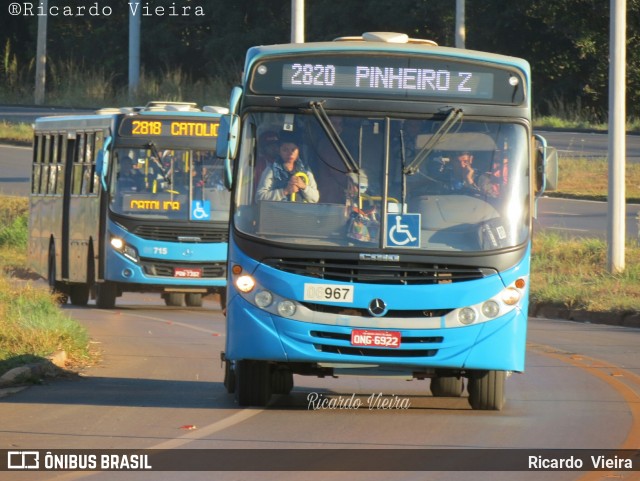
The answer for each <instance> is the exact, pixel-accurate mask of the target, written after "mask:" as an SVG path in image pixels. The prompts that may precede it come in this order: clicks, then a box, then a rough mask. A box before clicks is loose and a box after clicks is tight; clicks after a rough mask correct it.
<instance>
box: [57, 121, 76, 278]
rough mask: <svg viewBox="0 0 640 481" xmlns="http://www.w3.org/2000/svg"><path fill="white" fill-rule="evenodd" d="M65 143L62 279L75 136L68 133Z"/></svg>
mask: <svg viewBox="0 0 640 481" xmlns="http://www.w3.org/2000/svg"><path fill="white" fill-rule="evenodd" d="M65 141H66V142H67V158H66V159H65V162H64V165H65V172H64V185H65V188H64V190H63V194H62V195H63V198H62V232H61V236H62V238H61V239H60V247H59V248H60V264H61V265H60V267H61V271H60V275H61V278H62V279H68V278H69V232H70V230H71V226H70V225H69V216H70V214H69V211H70V210H71V209H70V207H71V192H72V190H73V185H72V183H71V180H72V177H73V162H74V159H75V158H76V154H77V152H76V138H75V134H72V133H69V134H68V138H67V139H65Z"/></svg>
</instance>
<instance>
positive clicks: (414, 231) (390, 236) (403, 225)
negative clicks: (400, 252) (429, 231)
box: [387, 214, 420, 247]
mask: <svg viewBox="0 0 640 481" xmlns="http://www.w3.org/2000/svg"><path fill="white" fill-rule="evenodd" d="M387 245H388V246H389V247H420V214H402V215H401V214H387Z"/></svg>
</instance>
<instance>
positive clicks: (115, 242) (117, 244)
mask: <svg viewBox="0 0 640 481" xmlns="http://www.w3.org/2000/svg"><path fill="white" fill-rule="evenodd" d="M111 246H112V247H113V248H114V249H115V250H117V251H122V248H123V247H124V241H123V240H122V239H120V237H112V238H111Z"/></svg>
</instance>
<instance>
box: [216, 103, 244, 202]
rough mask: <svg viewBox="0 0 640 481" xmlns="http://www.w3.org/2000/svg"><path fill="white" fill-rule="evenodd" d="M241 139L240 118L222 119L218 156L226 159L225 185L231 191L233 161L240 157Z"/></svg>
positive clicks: (223, 117)
mask: <svg viewBox="0 0 640 481" xmlns="http://www.w3.org/2000/svg"><path fill="white" fill-rule="evenodd" d="M239 137H240V117H239V116H238V115H235V114H228V115H223V116H222V117H220V126H219V127H218V141H217V144H216V156H217V157H218V158H219V159H224V170H225V175H224V183H225V187H226V188H227V189H229V190H231V186H232V184H233V161H234V160H235V158H236V156H237V155H238V147H239Z"/></svg>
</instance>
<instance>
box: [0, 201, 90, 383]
mask: <svg viewBox="0 0 640 481" xmlns="http://www.w3.org/2000/svg"><path fill="white" fill-rule="evenodd" d="M27 211H28V199H27V198H25V197H9V196H0V374H2V373H4V372H6V371H8V370H10V369H11V368H13V367H16V366H19V365H23V364H27V363H30V362H34V361H37V360H40V359H42V358H46V357H47V356H48V355H50V354H52V353H53V352H55V351H58V350H64V351H65V352H66V354H67V358H68V360H69V362H70V363H72V364H75V365H81V364H84V363H86V362H88V361H89V359H90V358H91V356H90V354H89V350H88V346H89V335H88V333H87V331H86V329H85V328H84V327H82V326H81V325H80V324H79V323H78V322H77V321H75V320H73V319H71V318H70V317H69V316H67V315H66V314H65V313H64V312H63V311H62V310H60V309H59V308H58V304H57V301H56V299H54V298H53V297H52V295H51V294H50V293H49V290H48V288H47V287H46V286H45V285H42V286H40V285H36V284H34V283H31V282H25V281H16V279H12V278H10V274H11V273H14V272H21V273H23V272H26V271H27V220H28V217H27V216H28V213H27Z"/></svg>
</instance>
